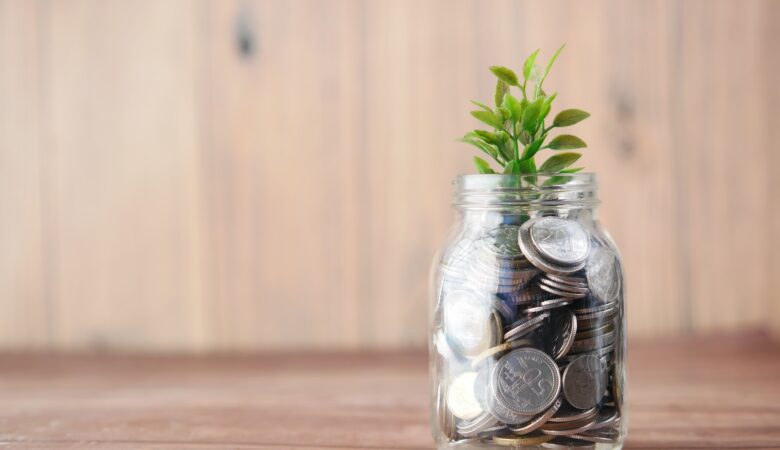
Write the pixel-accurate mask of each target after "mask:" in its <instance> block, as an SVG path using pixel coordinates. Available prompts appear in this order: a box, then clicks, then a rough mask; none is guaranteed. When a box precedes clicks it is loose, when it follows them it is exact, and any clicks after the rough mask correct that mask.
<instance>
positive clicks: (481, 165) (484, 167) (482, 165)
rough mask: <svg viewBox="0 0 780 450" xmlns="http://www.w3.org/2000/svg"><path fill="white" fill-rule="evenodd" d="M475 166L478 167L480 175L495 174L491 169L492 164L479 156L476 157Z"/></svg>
mask: <svg viewBox="0 0 780 450" xmlns="http://www.w3.org/2000/svg"><path fill="white" fill-rule="evenodd" d="M474 165H475V166H477V171H478V172H479V173H495V172H494V171H493V169H491V168H490V164H488V162H487V161H485V160H484V159H482V158H480V157H479V156H475V157H474Z"/></svg>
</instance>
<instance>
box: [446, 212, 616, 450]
mask: <svg viewBox="0 0 780 450" xmlns="http://www.w3.org/2000/svg"><path fill="white" fill-rule="evenodd" d="M441 275H442V276H441V278H440V279H441V284H440V286H439V305H438V309H437V311H438V312H437V317H438V320H437V322H436V324H435V327H436V328H435V330H434V333H435V334H434V347H435V348H436V350H437V351H438V353H439V355H440V356H441V358H442V359H443V360H444V366H445V367H446V368H447V370H446V371H444V372H445V373H446V374H447V377H445V378H444V379H440V380H438V382H439V383H440V384H439V387H440V389H439V392H438V393H437V394H438V396H437V402H436V403H435V407H436V408H437V416H436V417H438V420H439V422H440V423H439V428H440V430H441V432H442V433H443V434H444V435H445V436H447V438H448V439H449V440H450V441H452V442H462V441H463V442H465V441H469V442H472V441H473V442H475V443H478V442H485V443H490V444H497V445H507V446H515V447H524V446H532V447H538V446H542V447H549V448H593V447H594V446H595V445H596V444H598V443H617V442H618V441H619V438H620V419H621V412H620V411H621V406H622V405H621V402H622V395H621V394H622V393H621V392H620V387H621V386H619V385H618V384H619V383H620V382H621V380H622V379H621V378H620V377H621V376H622V374H620V373H618V370H617V364H616V357H615V351H616V347H618V346H619V345H621V342H622V325H621V318H622V312H621V308H622V274H621V269H620V265H619V260H618V258H617V256H616V255H615V253H614V251H612V250H611V249H610V247H609V246H608V245H607V244H606V243H605V242H603V240H602V239H599V238H598V237H597V236H592V235H591V234H590V233H589V231H588V230H586V229H585V228H584V227H583V226H582V225H580V223H579V222H577V221H576V220H571V219H564V218H560V217H552V216H543V217H537V218H533V219H529V220H527V221H526V222H525V223H523V224H522V225H520V226H517V225H507V224H502V225H497V226H495V227H494V228H491V229H489V230H485V231H482V232H480V233H477V234H470V235H469V237H468V238H464V239H462V240H460V241H458V242H456V243H455V245H454V246H453V247H452V251H450V252H449V253H448V254H447V255H446V256H445V257H444V258H443V259H442V263H441Z"/></svg>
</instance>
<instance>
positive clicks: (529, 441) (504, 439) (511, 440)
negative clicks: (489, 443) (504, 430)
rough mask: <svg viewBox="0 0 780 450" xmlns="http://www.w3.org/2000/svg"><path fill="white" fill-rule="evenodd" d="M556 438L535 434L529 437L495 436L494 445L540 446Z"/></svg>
mask: <svg viewBox="0 0 780 450" xmlns="http://www.w3.org/2000/svg"><path fill="white" fill-rule="evenodd" d="M553 437H554V436H548V435H546V434H535V435H527V436H493V443H495V444H498V445H506V446H509V447H519V446H523V445H539V444H544V443H545V442H549V441H551V440H553Z"/></svg>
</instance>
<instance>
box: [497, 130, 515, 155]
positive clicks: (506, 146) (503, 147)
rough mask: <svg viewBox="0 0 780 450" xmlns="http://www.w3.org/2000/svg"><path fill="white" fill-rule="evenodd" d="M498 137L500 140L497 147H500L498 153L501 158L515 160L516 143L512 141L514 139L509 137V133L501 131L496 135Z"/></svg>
mask: <svg viewBox="0 0 780 450" xmlns="http://www.w3.org/2000/svg"><path fill="white" fill-rule="evenodd" d="M496 137H497V140H498V142H497V143H496V146H497V147H498V151H499V152H500V153H501V156H503V157H504V160H505V161H511V160H512V159H514V153H515V149H514V141H512V137H511V136H509V133H507V132H506V131H499V132H498V133H496Z"/></svg>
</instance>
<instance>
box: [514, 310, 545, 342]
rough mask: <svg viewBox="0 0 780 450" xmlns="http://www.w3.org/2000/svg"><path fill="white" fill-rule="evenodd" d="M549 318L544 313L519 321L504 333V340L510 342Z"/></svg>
mask: <svg viewBox="0 0 780 450" xmlns="http://www.w3.org/2000/svg"><path fill="white" fill-rule="evenodd" d="M548 317H550V313H547V312H544V313H541V314H539V315H536V316H534V317H531V318H530V319H521V320H518V321H517V322H515V323H513V324H512V325H510V326H509V330H508V331H507V332H506V333H504V339H506V340H510V339H512V338H515V337H519V336H522V335H524V334H526V333H527V332H528V331H529V330H530V329H531V328H532V327H533V326H534V325H536V324H541V323H542V321H544V319H546V318H548Z"/></svg>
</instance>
